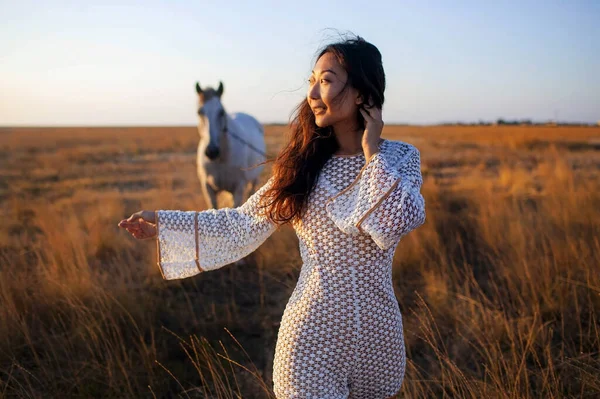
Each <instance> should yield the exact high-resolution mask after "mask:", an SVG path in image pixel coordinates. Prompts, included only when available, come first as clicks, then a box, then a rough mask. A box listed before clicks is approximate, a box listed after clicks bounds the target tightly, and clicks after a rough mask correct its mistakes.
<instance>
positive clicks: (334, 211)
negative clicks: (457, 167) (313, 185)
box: [326, 143, 425, 250]
mask: <svg viewBox="0 0 600 399" xmlns="http://www.w3.org/2000/svg"><path fill="white" fill-rule="evenodd" d="M397 146H398V148H397V151H395V152H394V153H393V154H392V155H386V154H383V153H381V152H377V153H375V154H374V155H373V156H372V157H370V158H369V160H368V161H367V163H366V164H365V166H364V167H363V169H362V170H361V171H360V173H359V175H358V176H357V178H356V180H355V181H354V182H353V183H352V184H350V185H349V186H348V187H347V188H346V189H344V190H342V191H341V192H340V193H338V194H337V195H335V196H334V197H332V198H330V199H329V200H328V202H327V204H326V210H327V213H328V215H329V217H330V218H331V219H332V220H333V221H334V222H335V224H336V225H337V226H338V227H339V228H340V229H341V230H342V231H344V232H346V233H348V234H361V233H362V234H364V233H366V234H368V235H370V236H371V238H372V239H373V241H374V242H375V243H376V244H377V246H379V247H380V248H381V249H383V250H387V249H389V248H391V247H395V246H396V245H397V244H398V242H399V241H400V239H401V238H402V237H403V236H404V235H405V234H407V233H409V232H410V231H412V230H414V229H415V228H417V227H419V226H420V225H422V224H423V223H424V222H425V201H424V199H423V196H422V195H421V193H420V188H421V185H422V183H423V179H422V176H421V162H420V154H419V151H418V150H417V148H416V147H414V146H412V145H410V144H406V143H398V144H397Z"/></svg>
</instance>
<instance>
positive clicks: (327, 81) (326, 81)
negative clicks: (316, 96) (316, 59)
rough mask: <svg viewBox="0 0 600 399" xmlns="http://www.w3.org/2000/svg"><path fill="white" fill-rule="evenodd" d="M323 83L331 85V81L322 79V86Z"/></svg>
mask: <svg viewBox="0 0 600 399" xmlns="http://www.w3.org/2000/svg"><path fill="white" fill-rule="evenodd" d="M323 83H329V80H327V79H321V84H323Z"/></svg>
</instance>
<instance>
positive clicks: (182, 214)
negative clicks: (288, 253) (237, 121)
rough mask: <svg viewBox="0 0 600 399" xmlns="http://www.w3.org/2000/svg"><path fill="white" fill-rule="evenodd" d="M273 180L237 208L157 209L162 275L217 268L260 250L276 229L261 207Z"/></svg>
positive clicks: (179, 276) (187, 274)
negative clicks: (262, 198)
mask: <svg viewBox="0 0 600 399" xmlns="http://www.w3.org/2000/svg"><path fill="white" fill-rule="evenodd" d="M272 179H273V178H271V179H269V181H268V182H267V183H266V184H264V185H263V186H262V187H261V188H260V189H258V190H257V191H256V192H255V193H254V194H252V195H251V196H250V197H249V198H248V200H246V202H245V203H244V204H242V205H240V206H239V207H237V208H221V209H207V210H205V211H178V210H158V211H156V226H157V236H156V246H157V252H158V257H157V259H158V267H159V269H160V271H161V274H162V276H163V278H164V279H165V280H173V279H182V278H186V277H191V276H194V275H196V274H198V273H201V272H204V271H209V270H215V269H218V268H220V267H222V266H225V265H227V264H230V263H232V262H235V261H236V260H239V259H241V258H243V257H245V256H246V255H248V254H250V253H251V252H253V251H254V250H255V249H257V248H258V247H259V246H260V245H261V244H262V243H263V242H264V241H265V240H266V239H267V238H268V237H269V236H270V235H271V234H272V233H273V232H274V231H275V230H276V229H277V226H276V224H274V223H272V222H271V221H270V220H269V219H268V218H267V217H266V216H264V215H262V213H261V212H260V209H259V203H260V199H261V197H262V195H263V194H264V193H265V192H266V191H267V189H268V188H269V187H270V186H271V184H272Z"/></svg>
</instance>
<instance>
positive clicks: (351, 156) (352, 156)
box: [331, 138, 386, 158]
mask: <svg viewBox="0 0 600 399" xmlns="http://www.w3.org/2000/svg"><path fill="white" fill-rule="evenodd" d="M385 141H386V139H383V138H382V139H380V141H379V150H380V151H381V148H382V146H383V143H384V142H385ZM361 155H362V156H363V157H364V156H365V153H364V152H362V151H361V152H357V153H356V154H339V155H336V154H333V155H332V156H331V157H332V158H354V157H359V156H361Z"/></svg>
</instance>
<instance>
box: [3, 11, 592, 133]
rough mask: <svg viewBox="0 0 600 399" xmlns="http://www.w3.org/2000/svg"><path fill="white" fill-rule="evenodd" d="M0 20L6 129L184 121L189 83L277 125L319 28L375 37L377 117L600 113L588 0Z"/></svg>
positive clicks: (317, 41) (299, 84)
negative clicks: (379, 86) (380, 90)
mask: <svg viewBox="0 0 600 399" xmlns="http://www.w3.org/2000/svg"><path fill="white" fill-rule="evenodd" d="M94 3H95V4H94ZM0 21H1V23H0V126H7V125H9V126H10V125H194V124H195V123H196V113H195V112H196V95H195V90H194V84H195V82H196V80H199V81H200V82H201V84H202V85H203V86H204V85H210V86H214V87H216V86H217V85H218V82H219V80H222V81H223V82H224V84H225V94H224V96H223V103H224V105H225V107H226V109H227V111H229V112H234V111H244V112H248V113H251V114H253V115H255V116H256V117H257V118H258V119H259V120H260V121H261V122H264V123H268V122H286V121H287V120H288V118H289V115H290V112H291V111H292V109H293V107H294V106H295V105H296V104H297V103H298V102H299V101H300V100H301V99H302V98H303V96H304V95H305V91H306V79H307V78H308V75H309V74H310V71H311V69H312V66H313V64H312V62H313V61H314V55H315V52H316V51H317V49H318V48H319V47H320V46H321V45H323V44H325V43H327V42H328V41H329V39H332V38H333V39H335V38H336V33H335V31H332V30H326V29H327V28H333V29H336V30H338V31H340V32H345V31H348V30H349V31H352V32H353V33H356V34H358V35H360V36H363V37H364V38H365V39H366V40H368V41H370V42H372V43H374V44H375V45H376V46H377V47H378V48H379V49H380V51H381V53H382V55H383V62H384V68H385V70H386V75H387V81H388V86H387V90H386V103H385V105H384V110H383V113H384V120H385V121H386V123H393V122H402V123H414V124H427V123H438V122H444V121H457V120H462V121H477V120H479V119H484V120H495V119H497V118H501V117H502V118H507V119H513V118H519V119H521V118H532V119H534V120H548V119H553V118H554V117H555V116H556V115H558V119H559V120H565V121H583V122H595V121H597V120H600V1H597V0H590V1H576V0H575V1H542V0H540V1H495V2H492V1H450V0H449V1H398V0H397V1H382V2H379V1H364V0H363V1H354V0H347V1H341V2H329V1H324V0H321V1H319V2H311V1H294V2H289V1H271V2H268V1H252V2H250V1H239V2H228V1H206V2H205V1H162V2H161V1H153V0H147V1H139V2H130V3H127V2H125V1H118V2H112V1H107V0H105V1H97V2H94V1H72V2H67V1H64V2H63V1H36V2H29V1H15V0H10V1H8V0H0Z"/></svg>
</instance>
